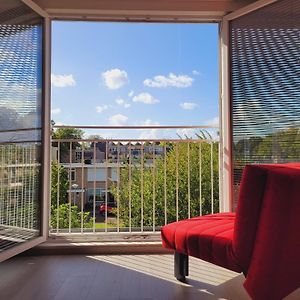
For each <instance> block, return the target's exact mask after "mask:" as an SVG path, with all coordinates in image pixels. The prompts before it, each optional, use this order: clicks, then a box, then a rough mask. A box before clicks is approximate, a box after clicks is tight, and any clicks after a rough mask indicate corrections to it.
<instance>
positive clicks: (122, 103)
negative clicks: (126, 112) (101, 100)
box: [116, 98, 131, 108]
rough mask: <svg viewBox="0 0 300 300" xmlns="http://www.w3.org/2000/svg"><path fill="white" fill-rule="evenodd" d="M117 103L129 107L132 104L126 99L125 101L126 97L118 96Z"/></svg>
mask: <svg viewBox="0 0 300 300" xmlns="http://www.w3.org/2000/svg"><path fill="white" fill-rule="evenodd" d="M116 103H117V104H118V105H120V106H123V107H125V108H128V107H130V106H131V105H130V104H129V103H128V102H126V101H125V100H124V99H122V98H117V99H116Z"/></svg>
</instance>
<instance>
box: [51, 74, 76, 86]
mask: <svg viewBox="0 0 300 300" xmlns="http://www.w3.org/2000/svg"><path fill="white" fill-rule="evenodd" d="M51 83H52V85H53V86H55V87H67V86H74V85H75V84H76V81H75V79H74V77H73V75H72V74H69V75H55V74H51Z"/></svg>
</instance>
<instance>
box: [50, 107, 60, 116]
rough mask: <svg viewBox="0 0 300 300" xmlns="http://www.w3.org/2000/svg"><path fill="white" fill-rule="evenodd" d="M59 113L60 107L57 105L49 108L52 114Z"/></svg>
mask: <svg viewBox="0 0 300 300" xmlns="http://www.w3.org/2000/svg"><path fill="white" fill-rule="evenodd" d="M60 113H61V109H60V108H59V107H58V108H52V109H51V114H52V115H58V114H60Z"/></svg>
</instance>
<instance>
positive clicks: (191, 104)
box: [179, 102, 197, 110]
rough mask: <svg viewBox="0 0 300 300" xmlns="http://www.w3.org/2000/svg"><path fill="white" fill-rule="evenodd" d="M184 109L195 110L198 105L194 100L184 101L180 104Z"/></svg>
mask: <svg viewBox="0 0 300 300" xmlns="http://www.w3.org/2000/svg"><path fill="white" fill-rule="evenodd" d="M179 105H180V107H181V108H182V109H186V110H193V109H195V108H196V107H197V103H194V102H183V103H180V104H179Z"/></svg>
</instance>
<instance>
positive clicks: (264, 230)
mask: <svg viewBox="0 0 300 300" xmlns="http://www.w3.org/2000/svg"><path fill="white" fill-rule="evenodd" d="M161 237H162V243H163V246H164V247H166V248H169V249H173V250H174V251H175V255H174V257H175V270H174V271H175V272H174V273H175V277H176V278H177V279H178V280H181V281H183V280H185V276H188V256H194V257H197V258H200V259H203V260H205V261H208V262H211V263H213V264H216V265H219V266H221V267H224V268H227V269H230V270H232V271H236V272H239V273H241V272H242V273H244V275H245V276H246V281H245V283H244V286H245V288H246V290H247V291H248V293H249V294H250V296H251V297H252V298H253V299H272V300H275V299H282V298H283V297H285V296H286V295H288V294H289V293H291V292H292V291H293V290H295V289H297V288H298V287H300V164H278V165H251V166H250V165H249V166H246V167H245V169H244V172H243V177H242V181H241V186H240V193H239V199H238V207H237V211H236V213H218V214H212V215H206V216H201V217H196V218H191V219H188V220H182V221H179V222H175V223H171V224H168V225H166V226H163V227H162V230H161Z"/></svg>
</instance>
